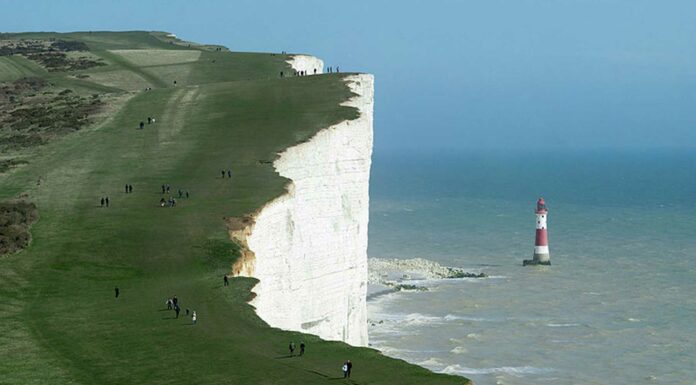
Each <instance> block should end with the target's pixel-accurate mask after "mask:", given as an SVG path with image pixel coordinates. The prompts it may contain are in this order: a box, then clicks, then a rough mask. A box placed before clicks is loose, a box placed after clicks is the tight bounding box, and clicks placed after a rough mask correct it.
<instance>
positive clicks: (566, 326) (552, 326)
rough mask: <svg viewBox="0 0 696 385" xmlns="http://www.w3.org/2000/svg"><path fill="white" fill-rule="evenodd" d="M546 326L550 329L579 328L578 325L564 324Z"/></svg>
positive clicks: (548, 324)
mask: <svg viewBox="0 0 696 385" xmlns="http://www.w3.org/2000/svg"><path fill="white" fill-rule="evenodd" d="M546 326H548V327H550V328H570V327H575V326H580V324H576V323H566V324H557V323H547V324H546Z"/></svg>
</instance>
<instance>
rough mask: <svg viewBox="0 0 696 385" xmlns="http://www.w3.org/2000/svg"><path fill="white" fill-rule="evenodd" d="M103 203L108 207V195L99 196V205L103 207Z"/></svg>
mask: <svg viewBox="0 0 696 385" xmlns="http://www.w3.org/2000/svg"><path fill="white" fill-rule="evenodd" d="M104 205H106V207H109V197H102V198H101V207H104Z"/></svg>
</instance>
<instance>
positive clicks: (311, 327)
mask: <svg viewBox="0 0 696 385" xmlns="http://www.w3.org/2000/svg"><path fill="white" fill-rule="evenodd" d="M293 63H294V64H293V65H297V67H295V69H298V70H300V69H302V70H305V69H306V70H307V71H308V73H309V72H310V68H311V69H312V70H311V71H312V72H313V68H314V66H317V67H318V68H319V70H318V72H319V71H320V70H323V63H321V61H320V60H319V59H316V58H314V59H310V57H305V56H300V55H296V56H295V57H294V61H293ZM302 66H307V67H305V68H303V67H302ZM346 82H347V84H348V86H349V87H350V89H351V90H352V91H353V92H354V93H356V94H357V95H356V96H355V97H353V98H351V99H350V100H349V101H347V102H346V103H344V105H348V106H354V107H356V108H358V109H359V111H360V116H359V118H357V119H354V120H350V121H344V122H341V123H339V124H336V125H334V126H331V127H329V128H326V129H324V130H321V131H320V132H318V133H317V134H316V135H315V136H314V137H312V138H311V139H310V140H309V141H307V142H305V143H302V144H299V145H296V146H294V147H290V148H288V149H287V150H285V151H284V152H283V153H282V154H280V157H279V158H278V159H277V160H276V161H275V163H274V166H275V168H276V170H277V171H278V173H279V174H280V175H282V176H284V177H286V178H289V179H290V180H291V181H292V182H291V183H290V184H289V186H288V191H287V193H286V194H284V195H282V196H280V197H278V198H277V199H275V200H273V201H272V202H270V203H268V204H267V205H266V206H264V207H263V208H262V210H261V211H260V212H259V213H258V214H257V215H256V216H255V218H245V219H242V220H240V222H239V223H236V226H232V227H231V230H230V233H231V235H232V236H234V237H236V238H237V239H240V240H241V241H242V243H243V244H244V246H246V248H247V249H248V250H247V251H246V252H245V254H244V255H243V257H242V258H241V259H240V261H238V263H237V264H236V265H235V267H234V273H235V274H237V275H241V276H251V277H255V278H257V279H259V283H258V284H257V285H256V286H255V287H254V289H253V292H254V293H255V294H256V296H255V298H254V299H253V300H252V302H251V304H252V305H253V306H255V307H256V311H257V314H258V315H259V316H260V317H261V318H262V319H263V320H265V321H266V322H268V324H269V325H271V326H274V327H278V328H281V329H287V330H296V331H302V332H305V333H311V334H316V335H318V336H320V337H321V338H323V339H327V340H340V341H345V342H347V343H349V344H351V345H357V346H366V345H367V342H368V337H367V309H366V291H367V225H368V218H369V195H368V192H369V180H370V165H371V156H372V138H373V133H372V111H373V97H374V90H373V77H372V75H365V74H361V75H351V76H348V77H347V78H346Z"/></svg>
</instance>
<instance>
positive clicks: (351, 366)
mask: <svg viewBox="0 0 696 385" xmlns="http://www.w3.org/2000/svg"><path fill="white" fill-rule="evenodd" d="M337 68H338V67H337ZM346 366H348V373H347V374H348V378H350V372H351V371H352V370H353V363H352V362H350V360H348V362H346Z"/></svg>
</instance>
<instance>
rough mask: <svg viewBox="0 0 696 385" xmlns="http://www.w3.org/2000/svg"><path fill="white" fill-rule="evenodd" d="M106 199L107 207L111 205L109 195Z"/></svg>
mask: <svg viewBox="0 0 696 385" xmlns="http://www.w3.org/2000/svg"><path fill="white" fill-rule="evenodd" d="M104 201H105V202H106V207H109V197H106V198H105V199H104Z"/></svg>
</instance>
